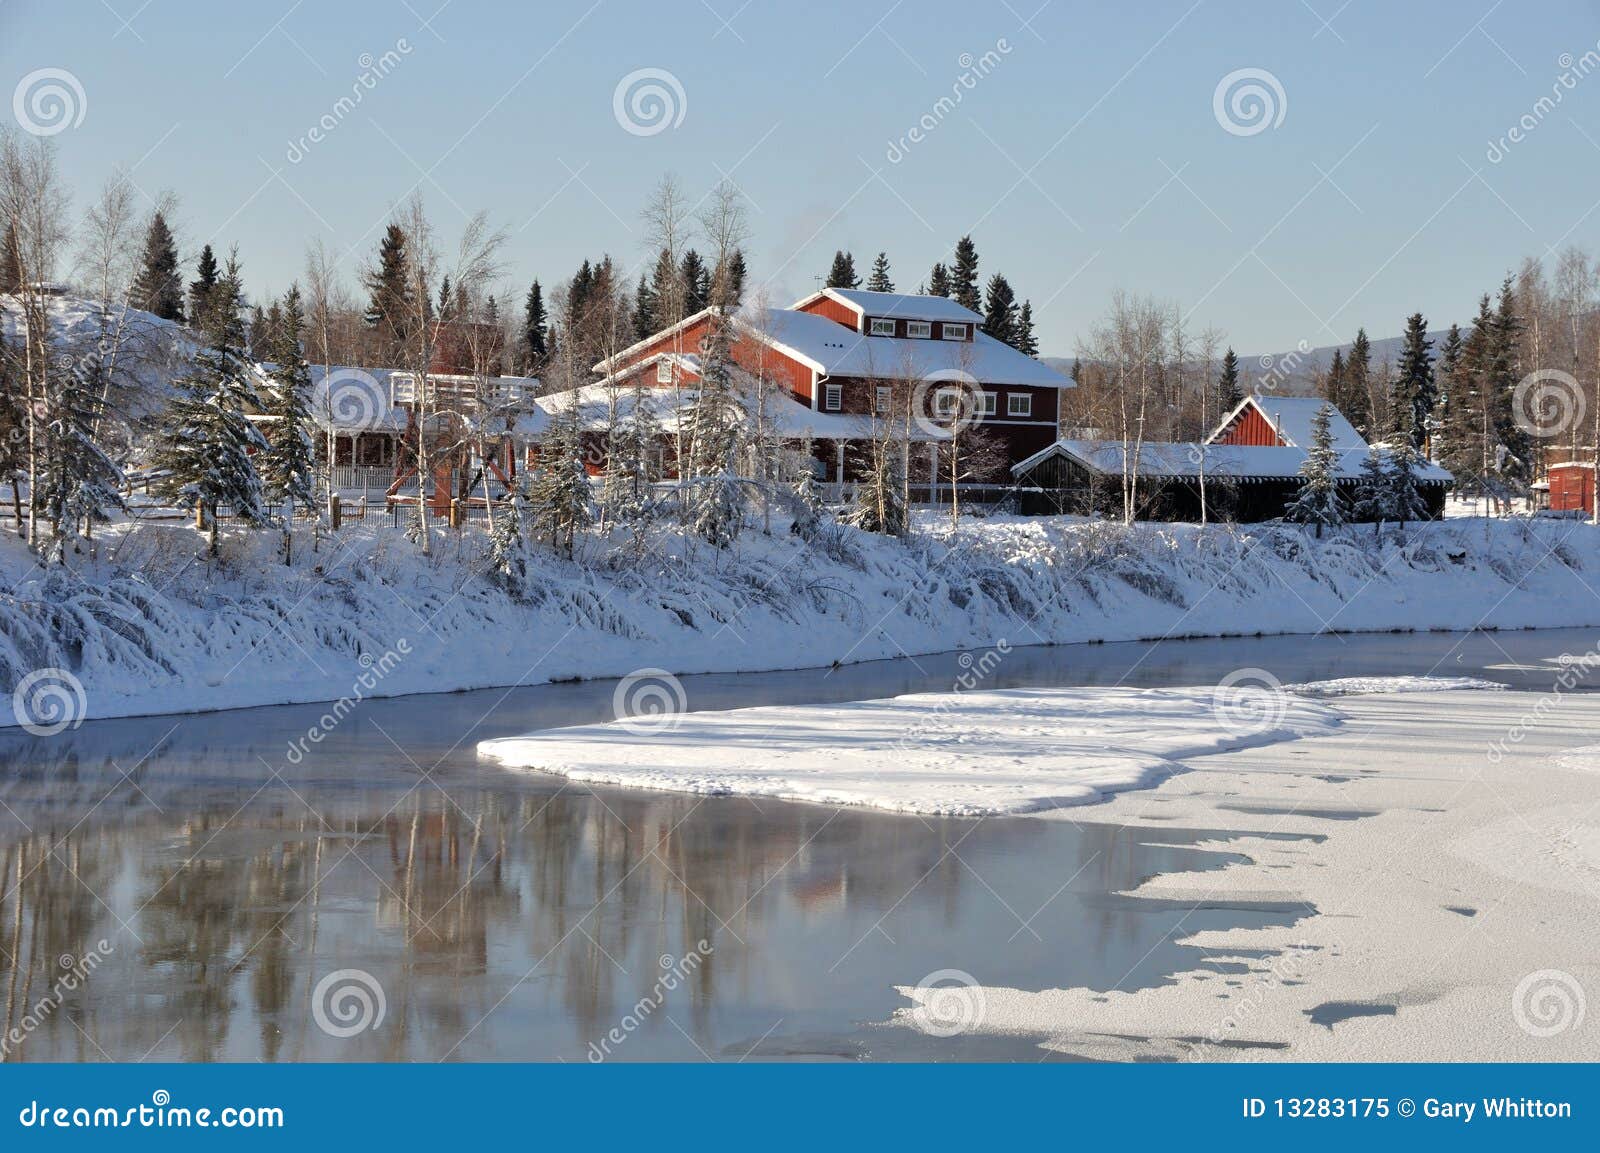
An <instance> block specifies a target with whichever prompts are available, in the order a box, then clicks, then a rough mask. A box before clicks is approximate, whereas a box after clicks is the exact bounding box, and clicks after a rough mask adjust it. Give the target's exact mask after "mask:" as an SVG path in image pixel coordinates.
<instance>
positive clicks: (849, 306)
mask: <svg viewBox="0 0 1600 1153" xmlns="http://www.w3.org/2000/svg"><path fill="white" fill-rule="evenodd" d="M712 317H713V313H712V310H711V309H705V310H703V311H701V312H697V313H695V314H694V315H693V316H690V317H688V318H686V319H685V320H684V321H682V322H681V323H679V324H677V325H674V326H673V327H671V328H668V329H664V330H663V331H661V332H658V333H656V334H655V335H654V336H651V337H649V338H648V339H645V340H642V341H639V342H638V343H636V344H634V345H632V346H631V347H629V348H626V349H623V350H622V351H621V352H619V353H617V354H616V355H615V356H612V357H610V358H608V359H606V360H603V361H601V362H600V363H599V364H597V365H596V366H595V371H596V372H598V373H601V374H602V376H603V377H604V378H605V379H604V381H603V382H602V384H603V386H604V387H607V388H613V389H614V388H615V387H619V386H626V387H628V388H633V387H635V386H639V385H643V386H646V387H650V388H663V389H671V390H674V391H675V392H681V391H682V390H684V389H693V388H695V387H697V385H698V383H699V378H698V371H699V360H698V353H699V351H700V345H701V342H702V340H704V338H705V337H706V335H707V332H708V330H709V327H710V324H711V321H712ZM982 322H983V318H982V317H981V316H979V315H978V314H977V313H975V312H972V311H971V310H969V309H966V308H963V307H962V306H961V305H959V304H957V303H956V302H955V301H953V300H949V299H947V298H945V297H938V296H910V295H906V294H903V293H891V292H866V291H863V290H859V289H836V288H825V289H823V290H822V291H820V292H816V293H813V294H812V295H811V296H808V297H806V298H805V299H803V300H801V301H799V302H797V303H796V304H795V305H793V306H792V307H790V308H785V309H773V308H756V309H745V310H743V311H741V312H740V313H739V314H738V315H737V316H736V317H735V318H734V319H733V326H734V341H733V346H732V355H733V359H734V361H735V362H736V363H737V364H738V365H739V366H740V367H741V368H742V369H743V370H744V372H745V373H746V374H747V375H749V376H751V377H757V378H759V379H761V380H764V381H767V382H771V383H773V384H775V385H776V386H778V387H779V388H781V390H782V392H783V394H784V396H783V400H784V402H785V403H783V404H782V405H779V406H777V407H778V419H779V421H780V424H781V427H782V428H784V429H786V430H787V431H785V432H782V433H781V434H780V435H783V436H785V437H790V438H792V439H795V440H806V441H810V442H812V443H813V444H814V445H815V444H816V443H817V442H831V443H832V445H833V448H832V450H831V451H829V450H827V449H823V448H820V447H818V448H816V449H815V451H816V452H817V455H818V456H819V458H821V459H823V460H824V461H825V462H826V463H827V464H828V465H829V471H830V472H832V473H833V479H834V480H835V481H842V480H844V479H846V460H847V454H848V445H849V443H850V442H851V441H859V440H864V439H866V438H867V437H868V436H870V435H871V432H870V426H871V422H872V418H873V417H874V416H875V415H878V416H881V415H883V414H885V413H886V412H887V411H888V410H889V408H890V406H891V405H898V404H900V403H902V400H901V399H898V398H904V397H909V398H910V402H911V404H912V406H913V410H914V412H915V415H916V416H917V418H918V419H917V420H916V422H915V423H916V426H917V427H916V429H915V430H914V431H913V433H912V439H913V440H919V441H925V442H928V443H930V444H931V443H933V442H937V441H939V440H941V439H948V435H947V434H945V433H942V432H941V431H940V430H941V428H942V427H946V426H948V424H949V423H950V421H951V420H953V419H960V420H961V422H962V424H963V426H964V427H967V428H979V429H981V430H982V431H983V432H985V433H987V434H989V435H991V436H993V437H994V438H995V439H996V440H998V441H999V442H1000V443H1001V445H1002V446H1003V449H1004V451H1005V454H1006V456H1007V457H1008V461H1016V460H1021V459H1022V458H1023V457H1026V456H1028V455H1029V454H1030V453H1033V452H1035V451H1037V450H1038V449H1040V448H1042V447H1044V446H1045V445H1047V444H1050V443H1051V442H1052V441H1054V440H1055V439H1056V436H1057V431H1056V422H1057V415H1058V407H1059V399H1060V391H1061V389H1063V388H1071V387H1072V382H1071V381H1070V380H1068V379H1067V378H1066V377H1064V376H1062V375H1061V374H1060V373H1059V372H1057V371H1056V370H1055V369H1053V368H1051V367H1049V366H1048V365H1046V364H1043V363H1041V362H1040V361H1037V360H1035V359H1033V358H1032V357H1029V356H1025V355H1023V354H1022V353H1020V352H1018V351H1017V350H1016V349H1014V348H1012V347H1010V346H1009V345H1007V344H1005V343H1003V342H1001V341H998V340H995V339H994V338H992V337H990V336H987V335H985V334H984V333H983V332H982V331H980V326H981V324H982ZM574 391H575V392H578V393H582V392H583V391H584V390H574ZM560 396H561V394H557V396H555V397H544V398H541V400H540V403H541V404H543V405H545V406H546V407H553V406H558V405H560V404H561V403H562V401H561V399H560Z"/></svg>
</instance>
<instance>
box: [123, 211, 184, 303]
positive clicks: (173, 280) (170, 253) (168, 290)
mask: <svg viewBox="0 0 1600 1153" xmlns="http://www.w3.org/2000/svg"><path fill="white" fill-rule="evenodd" d="M130 299H131V301H132V303H133V306H134V307H135V308H142V309H143V310H144V311H146V312H150V313H154V314H155V315H156V316H159V317H160V318H161V319H162V320H175V321H177V322H179V323H180V324H181V323H182V322H183V278H182V275H181V274H180V273H179V271H178V245H177V242H176V241H174V240H173V239H172V229H170V228H168V227H167V220H166V217H164V216H162V215H161V213H159V212H157V213H156V214H155V216H154V217H152V218H151V220H150V228H149V230H148V231H147V232H146V233H145V237H144V252H143V254H142V255H141V256H140V259H139V275H138V276H137V277H135V278H134V282H133V289H132V291H131V293H130Z"/></svg>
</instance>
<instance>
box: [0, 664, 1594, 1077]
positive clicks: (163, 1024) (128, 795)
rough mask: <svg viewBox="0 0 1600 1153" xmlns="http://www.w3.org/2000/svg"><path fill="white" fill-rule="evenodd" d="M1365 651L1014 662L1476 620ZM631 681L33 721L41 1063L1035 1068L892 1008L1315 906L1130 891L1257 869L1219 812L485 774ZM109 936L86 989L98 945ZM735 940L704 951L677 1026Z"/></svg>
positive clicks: (1055, 980)
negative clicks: (837, 796) (987, 1062)
mask: <svg viewBox="0 0 1600 1153" xmlns="http://www.w3.org/2000/svg"><path fill="white" fill-rule="evenodd" d="M1530 636H1531V634H1530ZM1333 643H1334V642H1333V641H1331V640H1326V639H1325V641H1324V642H1323V644H1322V646H1321V647H1319V645H1315V644H1308V643H1307V642H1305V641H1304V640H1292V641H1279V642H1272V641H1263V642H1248V641H1235V642H1210V643H1208V644H1205V645H1197V646H1163V648H1162V649H1161V650H1159V651H1158V652H1157V653H1156V654H1155V655H1154V656H1150V657H1146V656H1145V649H1144V647H1143V646H1140V647H1138V648H1137V649H1132V648H1125V649H1122V650H1119V648H1118V647H1117V646H1104V647H1101V648H1096V649H1092V650H1084V649H1055V650H1043V651H1032V652H1030V651H1028V650H1021V649H1019V650H1016V654H1015V655H1014V656H1013V657H1012V658H1009V659H1008V662H1007V664H1006V665H1005V666H1004V667H1003V668H1002V670H1001V671H1000V673H999V675H998V676H997V678H996V683H997V684H1074V683H1104V682H1114V681H1116V680H1118V679H1121V678H1123V677H1128V676H1129V675H1130V672H1133V671H1134V670H1135V669H1136V670H1137V672H1136V673H1135V675H1134V676H1133V678H1132V679H1133V680H1135V681H1137V682H1138V683H1190V684H1192V683H1199V682H1202V681H1204V680H1206V679H1208V678H1210V679H1214V678H1215V676H1218V675H1221V673H1222V672H1226V671H1228V670H1229V669H1233V668H1237V667H1240V666H1242V665H1253V666H1259V667H1265V668H1268V669H1271V670H1272V671H1274V672H1275V673H1277V674H1278V675H1279V676H1280V677H1281V678H1282V679H1284V680H1286V681H1288V680H1294V679H1311V678H1312V677H1316V676H1330V675H1356V674H1360V673H1366V672H1372V671H1375V670H1376V669H1378V668H1391V669H1392V668H1394V667H1396V666H1397V665H1399V666H1405V665H1406V664H1408V663H1411V664H1415V665H1420V666H1422V667H1418V668H1411V669H1407V671H1419V672H1425V671H1428V669H1427V666H1428V664H1429V662H1432V661H1436V660H1437V657H1438V654H1442V653H1444V652H1446V651H1447V650H1450V646H1451V645H1453V644H1454V643H1455V639H1454V638H1442V637H1441V638H1434V637H1423V638H1417V637H1412V638H1344V639H1343V640H1339V641H1338V647H1337V648H1330V647H1327V646H1331V645H1333ZM1562 643H1563V642H1562V640H1561V639H1560V634H1546V635H1545V637H1543V638H1538V639H1533V640H1525V639H1523V638H1520V637H1508V636H1502V637H1500V638H1499V639H1498V641H1497V642H1496V643H1495V644H1494V645H1493V646H1492V649H1491V648H1488V647H1485V648H1484V653H1483V655H1482V657H1481V658H1480V657H1478V656H1474V657H1473V659H1472V660H1470V661H1467V662H1465V663H1463V662H1461V661H1455V660H1452V662H1451V665H1450V667H1449V668H1448V669H1444V670H1441V671H1447V672H1451V673H1461V672H1463V671H1471V672H1479V671H1480V670H1481V667H1482V665H1483V664H1486V663H1490V662H1491V661H1502V662H1503V661H1504V659H1505V658H1504V657H1503V656H1501V655H1500V653H1501V651H1502V649H1501V646H1508V647H1510V648H1512V649H1513V650H1514V652H1515V653H1516V654H1517V656H1518V659H1522V657H1523V656H1524V655H1526V658H1527V660H1528V661H1529V662H1530V663H1532V664H1537V662H1538V661H1539V660H1540V659H1541V657H1540V654H1542V653H1547V652H1548V653H1553V652H1557V651H1561V645H1562ZM1435 649H1436V650H1437V653H1435V652H1434V651H1432V650H1435ZM1524 649H1526V650H1527V652H1526V654H1524V652H1523V650H1524ZM1468 651H1471V650H1468ZM919 661H920V667H919V668H913V667H912V666H911V665H909V664H905V663H900V662H891V663H883V664H879V665H874V666H862V667H860V668H857V669H843V670H837V671H835V672H834V673H830V674H824V673H821V672H808V673H783V674H772V675H770V676H762V677H705V678H690V679H688V681H687V684H688V688H689V693H690V701H691V705H692V707H698V708H705V707H731V706H734V705H744V704H765V703H773V702H775V701H785V700H788V701H817V700H842V699H853V698H861V697H866V696H879V695H888V694H890V693H894V692H905V691H919V690H925V689H938V688H941V687H948V685H949V684H950V683H951V681H952V679H953V675H952V674H953V671H954V670H955V669H956V666H955V664H954V658H952V657H945V658H919ZM1136 662H1137V663H1136ZM1488 675H1491V676H1493V675H1496V674H1494V673H1493V672H1491V673H1489V674H1488ZM1517 675H1522V674H1517ZM610 696H611V686H610V685H609V684H587V685H553V686H544V687H540V688H532V689H522V690H517V691H515V692H513V693H503V692H493V693H470V694H459V695H455V696H442V697H428V698H411V699H409V700H400V701H372V702H367V703H366V704H363V705H362V706H360V707H359V708H358V709H357V711H356V712H355V713H354V714H352V715H351V716H350V717H349V718H348V719H346V720H345V721H344V722H343V723H342V724H340V725H338V726H336V727H335V728H334V731H333V732H332V734H331V736H330V737H329V738H328V739H327V740H326V741H325V742H323V743H322V744H321V745H319V746H317V748H316V750H315V754H314V755H312V756H308V757H305V758H304V759H303V760H302V761H301V762H300V763H298V764H295V763H291V760H290V758H288V757H287V756H286V755H285V751H286V749H287V748H288V747H289V742H291V741H293V740H294V739H295V738H296V737H297V736H299V735H302V734H304V732H305V731H306V730H307V728H308V727H310V726H311V725H313V724H316V723H317V718H318V716H319V715H320V710H319V709H318V708H317V707H315V706H309V707H289V708H281V709H261V710H252V711H248V712H238V713H224V714H211V715H204V716H198V717H188V718H182V719H177V718H146V719H135V720H128V721H108V722H99V723H91V724H88V725H86V726H84V727H83V728H82V729H79V730H76V731H71V732H66V733H62V734H59V735H57V736H54V737H50V738H33V737H29V736H27V735H25V734H22V733H18V732H16V731H6V732H0V864H3V878H4V881H3V889H0V984H3V986H4V999H5V1011H6V1018H5V1032H4V1034H3V1037H4V1041H5V1045H4V1056H5V1059H6V1060H75V1061H86V1060H100V1059H107V1058H115V1059H119V1060H132V1059H138V1058H141V1057H145V1056H149V1057H151V1058H153V1059H168V1060H173V1059H182V1060H246V1059H257V1058H259V1059H264V1060H272V1061H281V1060H300V1059H370V1060H412V1059H439V1058H447V1059H456V1060H469V1059H568V1060H584V1059H586V1057H587V1055H588V1053H589V1052H590V1048H589V1047H590V1045H591V1043H593V1042H596V1041H599V1040H601V1039H603V1038H606V1037H607V1036H608V1035H613V1036H614V1035H615V1034H612V1033H611V1031H612V1030H616V1029H621V1030H622V1038H623V1039H622V1040H621V1042H618V1043H613V1044H611V1045H610V1046H609V1049H610V1051H611V1052H612V1053H613V1054H615V1056H617V1057H619V1058H621V1059H627V1060H634V1059H673V1060H698V1059H701V1058H702V1057H704V1056H710V1057H713V1058H718V1059H721V1058H740V1057H743V1056H745V1055H746V1054H753V1055H754V1056H757V1057H762V1056H779V1055H799V1056H816V1055H829V1056H858V1055H866V1056H890V1057H901V1056H905V1057H950V1056H976V1057H990V1056H994V1057H1029V1056H1034V1055H1036V1053H1035V1052H1034V1051H1033V1050H1031V1048H1030V1044H1029V1042H1028V1041H1027V1039H1025V1038H1019V1039H1016V1040H1014V1041H1013V1040H1009V1039H1007V1040H1003V1041H996V1040H993V1039H986V1040H977V1039H972V1038H950V1039H943V1038H924V1037H921V1036H920V1035H916V1034H914V1033H911V1032H910V1031H907V1030H884V1029H881V1028H877V1027H876V1026H874V1025H873V1024H872V1023H873V1022H880V1021H882V1020H884V1019H885V1018H886V1017H888V1016H889V1015H890V1013H892V1012H893V1010H894V1009H895V1008H896V1007H898V1006H900V1005H903V1004H904V1001H903V1000H902V999H901V998H900V997H898V996H897V995H896V994H895V993H894V992H893V988H892V987H893V986H894V985H907V984H915V983H916V982H917V981H918V980H920V979H921V978H922V977H923V976H924V975H925V974H928V973H930V972H932V971H934V970H936V969H941V968H955V969H961V970H964V971H966V972H969V973H971V974H973V976H974V977H975V978H977V979H978V980H979V981H981V982H982V983H984V984H988V985H1003V986H1016V987H1022V988H1030V989H1041V988H1047V987H1060V986H1067V985H1087V986H1090V987H1093V988H1100V989H1109V988H1112V987H1120V988H1123V989H1129V988H1138V987H1142V986H1147V985H1150V984H1153V983H1158V982H1161V981H1163V980H1166V979H1167V978H1168V977H1169V976H1170V975H1171V974H1172V973H1174V972H1176V971H1179V970H1181V969H1192V968H1195V967H1196V966H1198V965H1200V964H1201V963H1202V961H1203V958H1202V957H1201V956H1200V955H1199V953H1198V951H1197V950H1194V949H1192V948H1189V947H1186V946H1182V945H1179V944H1176V943H1175V942H1174V941H1173V939H1172V938H1173V937H1174V936H1177V937H1180V938H1181V937H1187V936H1188V935H1190V934H1192V933H1195V932H1197V931H1200V930H1204V929H1208V928H1224V929H1225V928H1228V927H1230V926H1246V925H1262V924H1287V923H1291V922H1292V921H1293V920H1294V919H1295V918H1296V917H1298V916H1303V915H1305V914H1306V912H1307V910H1305V909H1303V908H1298V909H1297V908H1293V907H1289V906H1281V907H1270V906H1265V905H1263V906H1248V905H1246V906H1240V905H1229V906H1226V907H1217V908H1207V907H1201V908H1198V909H1192V908H1187V907H1183V908H1180V907H1174V906H1173V905H1171V904H1170V903H1166V902H1149V901H1134V900H1126V899H1115V898H1113V897H1112V896H1111V895H1112V894H1116V893H1119V892H1123V891H1126V890H1128V889H1130V888H1133V887H1135V886H1137V885H1138V884H1139V882H1140V881H1141V880H1143V879H1144V878H1146V877H1148V876H1150V875H1152V874H1155V873H1159V872H1168V871H1174V870H1180V869H1205V868H1215V867H1220V866H1222V865H1224V864H1226V863H1228V862H1229V861H1233V860H1238V859H1239V858H1238V857H1237V856H1235V855H1230V854H1222V853H1214V852H1200V851H1198V850H1196V849H1194V848H1193V847H1192V844H1193V842H1194V841H1195V840H1196V839H1198V838H1199V837H1201V836H1205V837H1211V836H1218V835H1222V834H1216V833H1214V832H1209V831H1183V830H1160V831H1153V830H1151V829H1148V828H1146V829H1140V830H1134V831H1126V830H1120V829H1115V828H1108V827H1104V826H1097V825H1084V826H1082V827H1077V826H1074V825H1071V824H1069V823H1065V822H1058V821H1041V820H1030V819H1010V820H988V821H958V820H931V819H930V820H924V819H921V818H916V817H898V816H889V815H885V814H878V813H873V812H870V811H864V810H848V809H846V810H832V809H828V808H826V807H822V806H802V805H789V804H779V803H775V802H770V801H762V802H760V803H759V804H758V803H755V802H751V801H748V800H740V799H735V798H703V797H693V796H678V795H670V794H640V793H627V792H622V791H618V790H596V791H590V790H588V789H584V788H579V787H576V786H574V785H572V784H570V783H568V782H564V781H561V780H558V779H555V778H550V777H543V776H539V775H537V774H517V773H512V772H507V771H504V770H502V769H500V768H498V767H497V766H492V765H484V764H480V763H478V762H477V760H476V757H475V755H474V753H473V746H474V745H475V743H476V741H478V740H481V739H483V738H486V737H494V736H503V735H508V734H511V733H515V732H519V731H526V730H528V729H531V728H537V727H544V726H551V725H560V724H579V723H585V722H588V721H592V720H596V719H603V718H606V717H608V716H609V705H610ZM102 940H104V941H105V942H106V943H107V945H108V946H109V949H108V951H107V955H106V956H104V957H103V958H100V959H99V961H98V963H97V964H96V966H95V967H94V969H93V971H92V972H89V973H87V974H86V975H85V976H84V977H83V979H82V980H81V981H75V982H73V983H72V984H73V987H72V988H65V987H64V984H65V983H64V982H62V981H61V980H60V978H61V975H62V974H63V973H64V972H66V971H67V970H66V969H64V968H63V961H66V962H67V964H68V965H70V964H72V963H73V962H74V961H76V960H77V959H81V958H83V957H85V956H87V955H89V954H90V953H91V952H92V951H94V950H96V949H97V943H98V942H100V941H102ZM700 941H705V942H706V943H707V949H706V950H705V956H704V957H703V958H702V959H701V961H700V962H699V963H698V964H696V965H695V966H693V967H692V968H687V969H685V970H684V973H685V976H684V979H683V981H682V982H681V983H678V984H677V986H676V987H675V988H673V989H672V990H671V991H670V992H668V993H667V994H666V995H665V996H664V997H662V998H661V1004H660V1006H659V1008H658V1009H652V1011H648V1012H642V1013H641V1012H640V1006H641V1005H651V1004H652V998H654V997H658V996H660V990H661V984H662V982H661V975H662V974H663V973H664V972H666V971H668V970H669V969H671V968H672V966H673V965H674V962H675V961H677V960H679V959H681V958H684V957H685V956H686V955H688V954H689V953H691V952H692V951H694V950H695V949H696V947H697V943H698V942H700ZM344 969H357V970H361V971H363V972H365V973H368V974H370V975H371V976H372V977H373V978H375V979H376V982H377V984H378V987H379V988H381V990H382V993H383V997H384V1000H385V1007H386V1012H385V1016H384V1019H383V1022H382V1024H381V1025H380V1026H379V1027H377V1028H374V1029H367V1030H364V1031H359V1032H357V1033H355V1035H353V1036H349V1037H338V1036H334V1035H332V1034H331V1033H330V1032H329V1031H328V1030H325V1029H323V1028H321V1027H319V1025H318V1024H317V1023H316V1015H315V1014H314V1012H313V1009H314V1002H315V996H314V995H315V993H316V990H317V986H318V983H319V981H321V980H322V979H323V978H324V977H325V976H327V975H329V974H331V973H333V972H335V971H337V970H344ZM629 1020H631V1021H632V1024H631V1025H628V1026H624V1025H623V1023H624V1022H625V1021H629Z"/></svg>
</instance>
